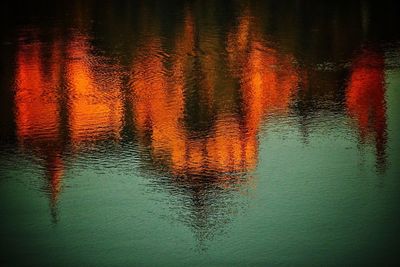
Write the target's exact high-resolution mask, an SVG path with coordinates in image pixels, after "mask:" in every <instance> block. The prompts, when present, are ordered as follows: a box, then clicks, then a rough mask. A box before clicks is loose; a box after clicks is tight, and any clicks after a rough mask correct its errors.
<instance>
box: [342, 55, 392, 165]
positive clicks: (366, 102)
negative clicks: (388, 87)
mask: <svg viewBox="0 0 400 267" xmlns="http://www.w3.org/2000/svg"><path fill="white" fill-rule="evenodd" d="M384 71H385V64H384V57H383V54H382V53H381V52H376V51H373V50H371V49H365V50H363V51H362V53H361V54H360V55H359V56H358V57H357V58H356V59H355V60H354V61H353V63H352V68H351V74H350V79H349V82H348V88H347V94H346V104H347V109H348V111H349V114H350V116H351V117H352V118H354V120H355V121H356V123H357V127H358V130H359V134H360V138H361V143H365V142H366V141H368V140H369V139H371V138H373V139H374V141H373V142H374V143H375V149H376V165H377V168H378V170H379V171H381V172H383V171H385V166H386V152H385V147H386V140H387V133H386V102H385V84H384V83H385V73H384Z"/></svg>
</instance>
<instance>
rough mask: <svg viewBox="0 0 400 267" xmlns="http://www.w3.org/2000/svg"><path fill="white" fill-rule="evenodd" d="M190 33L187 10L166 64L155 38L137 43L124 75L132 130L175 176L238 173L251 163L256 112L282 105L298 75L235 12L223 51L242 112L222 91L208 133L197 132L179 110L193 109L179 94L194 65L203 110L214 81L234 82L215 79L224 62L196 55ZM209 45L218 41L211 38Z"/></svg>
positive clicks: (277, 109) (260, 114)
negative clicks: (130, 103)
mask: <svg viewBox="0 0 400 267" xmlns="http://www.w3.org/2000/svg"><path fill="white" fill-rule="evenodd" d="M253 32H254V33H253ZM196 34H199V32H198V31H196V29H195V25H194V23H193V20H192V17H191V15H190V13H189V12H187V14H186V19H185V20H184V26H183V30H182V34H181V35H178V38H177V42H176V45H175V50H174V51H173V52H172V54H173V57H172V58H171V62H172V64H171V65H172V66H171V67H170V68H169V69H168V68H167V67H166V65H165V63H164V62H165V60H166V59H165V58H163V57H162V56H160V55H162V54H163V50H162V46H161V44H160V41H159V40H158V39H156V38H154V37H148V38H147V40H146V42H143V43H146V44H147V45H146V46H144V47H143V51H146V54H143V55H142V54H140V55H139V56H137V57H136V58H134V60H133V71H132V76H131V81H132V82H131V84H132V92H133V102H134V104H133V107H134V116H135V120H136V130H137V132H138V135H139V136H141V138H142V143H145V144H148V143H147V142H150V147H151V153H152V156H153V157H154V159H155V160H161V161H162V163H163V166H165V165H166V166H167V167H168V169H169V170H170V171H171V172H172V173H173V174H174V175H176V176H179V177H190V176H192V175H207V174H213V173H214V174H216V173H218V177H219V179H220V181H221V182H222V180H224V179H225V176H224V173H235V172H245V171H248V170H251V169H253V168H254V167H255V165H256V161H257V156H258V155H257V153H258V147H257V146H258V143H257V134H258V129H259V126H260V124H261V120H262V117H263V116H264V115H265V114H267V113H269V112H276V113H279V112H280V113H282V112H287V111H288V108H289V104H290V101H291V99H292V96H293V94H294V90H295V89H296V85H297V82H298V77H297V74H296V70H295V68H294V67H293V64H292V61H293V60H292V58H290V57H288V56H282V55H279V54H278V53H277V52H276V51H275V50H274V49H271V48H268V47H266V46H265V45H264V44H263V43H262V41H260V40H257V39H256V38H255V36H256V29H253V28H251V25H250V22H249V21H248V18H247V17H245V16H244V17H242V20H241V21H240V22H239V26H238V29H237V30H236V31H233V32H232V33H231V34H229V36H228V39H229V40H228V44H227V48H226V49H227V50H228V51H229V52H230V53H229V56H228V61H229V66H230V68H231V69H237V70H238V71H237V72H236V73H237V76H238V79H239V82H240V89H239V90H240V94H241V96H242V98H243V102H244V104H243V106H244V111H243V112H244V114H243V115H244V116H243V115H240V114H239V110H240V107H239V105H240V104H239V103H238V101H235V99H234V97H235V96H234V95H235V94H234V93H229V94H224V95H223V96H222V97H223V101H220V102H221V104H222V105H221V107H214V109H215V116H214V117H213V118H212V120H213V122H212V126H211V128H210V129H208V130H207V134H196V133H195V132H193V131H192V130H190V129H188V127H187V125H185V124H184V123H185V120H186V123H190V122H187V117H185V115H187V114H185V112H197V111H185V108H186V105H187V102H188V101H189V100H188V99H186V98H185V97H186V94H187V90H188V88H190V86H192V82H191V81H189V80H187V79H188V78H189V77H190V76H191V75H190V74H191V72H193V71H195V70H194V68H200V73H202V74H204V75H201V77H202V80H201V81H200V82H197V86H198V87H197V88H196V89H195V90H197V91H196V93H197V94H198V95H200V96H201V97H200V99H201V100H200V102H201V103H200V105H206V106H207V108H206V109H210V108H211V106H212V103H213V102H215V100H214V98H215V97H216V95H215V93H214V92H215V90H214V89H215V87H216V86H224V87H231V88H233V87H234V85H233V84H232V83H226V82H225V83H222V84H217V83H218V81H224V77H223V76H222V74H221V72H220V71H219V70H220V69H223V68H224V67H223V66H221V64H222V63H221V62H222V60H221V59H220V58H218V56H215V55H213V56H212V57H210V56H209V55H204V56H202V55H201V53H200V51H198V47H199V46H201V45H202V44H201V43H200V44H196V42H199V41H198V39H200V40H201V39H202V36H200V37H199V38H198V39H195V35H196ZM196 40H197V41H196ZM216 41H218V40H216ZM208 42H210V40H208ZM208 45H209V46H211V47H213V48H216V47H218V44H214V43H213V44H208ZM220 49H224V48H220ZM221 54H222V53H221ZM193 55H197V57H198V61H199V62H200V64H198V65H196V62H194V61H193V60H192V57H193ZM197 71H198V70H197ZM239 73H241V74H239ZM205 74H207V75H205ZM168 77H169V78H168ZM227 89H229V88H227ZM223 90H225V89H223ZM227 91H229V90H227ZM229 92H230V91H229ZM203 96H204V97H203ZM227 103H229V104H227ZM198 112H200V111H198ZM146 136H150V138H145V137H146ZM149 140H150V141H149Z"/></svg>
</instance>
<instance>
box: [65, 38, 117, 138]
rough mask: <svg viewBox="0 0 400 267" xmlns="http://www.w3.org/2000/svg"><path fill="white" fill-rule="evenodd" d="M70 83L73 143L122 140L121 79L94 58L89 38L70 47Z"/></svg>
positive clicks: (73, 40) (68, 51) (67, 78)
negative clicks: (108, 139) (107, 139)
mask: <svg viewBox="0 0 400 267" xmlns="http://www.w3.org/2000/svg"><path fill="white" fill-rule="evenodd" d="M67 55H68V57H69V58H71V59H72V60H69V61H68V62H67V65H66V80H67V83H68V87H69V91H68V95H69V107H68V112H69V118H70V121H69V128H70V137H71V140H72V141H73V142H74V143H75V144H76V145H77V144H78V143H79V142H82V141H91V140H92V141H95V140H101V139H106V138H113V139H119V133H120V128H121V124H122V103H121V92H120V88H121V78H120V77H119V75H118V73H115V72H114V73H113V72H111V70H110V69H112V68H111V66H108V65H102V64H101V63H100V62H98V61H97V59H96V58H95V57H94V56H92V55H91V54H90V45H89V43H88V41H87V39H86V37H85V36H82V35H76V36H74V38H72V40H71V43H70V45H69V46H68V50H67Z"/></svg>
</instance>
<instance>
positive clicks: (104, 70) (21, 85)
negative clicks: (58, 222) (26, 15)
mask: <svg viewBox="0 0 400 267" xmlns="http://www.w3.org/2000/svg"><path fill="white" fill-rule="evenodd" d="M33 35H35V33H33ZM64 47H65V46H64V45H63V44H62V42H61V41H54V42H52V43H50V44H48V43H41V42H34V43H32V44H29V45H23V44H22V45H20V47H19V48H18V51H17V59H16V74H15V79H16V80H15V84H16V86H15V88H16V94H15V109H16V112H15V117H16V118H15V121H16V134H17V137H18V142H19V144H20V146H21V148H22V149H26V150H31V151H33V152H34V154H36V155H37V156H38V157H39V158H40V159H41V160H44V161H45V164H44V166H45V173H46V177H47V179H48V180H49V181H48V190H49V193H50V197H51V207H52V214H53V215H54V216H56V214H55V209H56V202H57V199H58V195H59V193H60V191H61V186H62V176H63V173H64V169H65V165H64V162H63V156H62V155H63V153H64V151H65V149H66V147H65V144H67V143H68V144H71V145H72V148H73V149H74V150H75V151H76V150H77V149H78V148H79V146H80V144H81V143H82V142H87V141H99V140H105V139H109V138H111V139H113V140H116V139H117V140H118V139H119V137H120V129H121V125H122V117H123V116H122V103H121V101H122V97H121V95H120V88H121V75H120V74H119V72H118V70H117V69H115V68H114V67H113V66H111V65H110V64H103V63H102V62H101V60H100V59H99V58H97V57H95V56H93V55H91V53H90V45H89V43H88V41H87V40H86V39H85V38H84V37H83V36H82V35H76V36H74V38H71V42H70V43H69V45H67V46H66V47H67V49H66V51H64V50H63V48H64ZM63 54H66V55H67V60H66V58H65V56H63Z"/></svg>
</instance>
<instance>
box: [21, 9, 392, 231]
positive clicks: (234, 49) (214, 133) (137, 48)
mask: <svg viewBox="0 0 400 267" xmlns="http://www.w3.org/2000/svg"><path fill="white" fill-rule="evenodd" d="M141 8H143V10H141V11H140V14H141V16H140V17H139V18H138V20H139V23H138V24H139V25H140V27H137V28H139V30H138V29H136V30H137V32H135V41H134V42H133V41H132V43H134V44H133V45H126V46H124V51H122V52H123V53H120V54H122V55H123V57H124V58H123V59H122V60H120V61H118V60H119V59H115V58H113V57H112V56H110V55H109V54H107V53H106V52H107V51H106V52H104V53H101V51H99V50H97V47H95V44H94V42H93V41H92V40H91V35H90V34H89V33H88V32H89V31H88V30H87V29H85V25H86V24H88V23H89V22H90V19H89V15H88V14H89V13H90V12H89V11H87V12H85V14H81V15H77V17H79V18H80V17H82V18H80V19H78V22H77V25H78V26H77V28H74V30H71V32H68V34H67V35H66V36H64V37H61V36H62V35H61V34H58V35H57V34H56V36H55V37H53V39H52V40H51V41H48V40H47V41H46V42H41V41H40V37H39V35H40V34H39V32H37V31H32V32H31V33H29V34H28V35H29V39H30V40H33V41H30V42H27V43H24V42H21V43H20V45H19V47H18V49H17V54H16V70H15V91H16V94H15V121H16V135H17V138H18V143H19V145H20V147H21V149H22V150H24V151H26V153H27V154H34V155H35V156H36V157H38V158H40V159H41V160H42V161H44V164H43V168H44V173H45V176H46V181H47V185H46V188H47V189H46V190H47V191H48V192H49V197H50V200H51V207H52V214H53V217H54V218H55V220H56V217H57V214H56V207H57V200H58V198H59V195H60V192H61V188H62V178H63V174H64V173H65V172H66V170H67V168H68V163H67V162H68V160H69V158H70V157H73V156H74V155H78V154H79V153H81V149H82V148H84V147H85V146H88V145H89V144H90V146H92V145H93V146H97V145H98V146H102V144H101V142H104V141H110V142H112V143H114V144H115V143H121V142H125V141H127V142H132V141H133V142H135V145H138V146H139V147H140V149H138V150H137V151H136V152H135V153H139V154H141V155H140V156H142V155H143V154H145V155H144V156H145V157H146V158H150V161H151V162H150V164H149V165H144V168H145V171H148V172H153V171H155V172H156V173H157V175H158V176H163V177H164V176H166V177H168V181H167V183H168V185H166V186H165V190H167V188H171V187H172V188H173V189H174V190H176V189H179V190H181V189H182V191H185V194H186V195H185V197H186V198H185V200H184V201H186V200H187V199H189V200H190V201H187V202H185V205H187V206H188V207H187V208H189V209H191V211H192V214H191V215H190V216H189V217H190V218H189V219H188V220H190V221H189V223H190V224H191V225H192V226H194V228H195V229H203V230H204V229H206V228H208V227H209V226H210V224H218V223H216V222H210V220H211V218H217V219H221V218H222V217H223V216H219V215H221V214H222V213H223V212H224V211H223V208H224V205H223V204H221V205H220V206H221V208H220V209H217V208H215V207H216V205H215V203H216V202H218V196H219V195H221V196H223V197H226V192H230V191H234V190H235V188H238V187H239V186H240V185H241V184H243V183H248V182H249V181H248V177H250V176H251V173H252V172H253V171H254V170H255V168H256V166H257V160H258V150H259V144H258V136H259V133H260V129H261V126H262V125H263V123H268V118H271V117H274V116H285V115H287V114H288V113H289V112H291V105H292V104H293V102H294V97H295V96H297V95H298V92H297V90H298V87H299V84H300V83H306V82H307V81H304V79H303V80H301V79H302V78H301V76H302V75H303V74H304V73H306V72H307V71H308V70H304V69H306V68H307V65H306V66H303V68H304V69H300V67H299V65H298V64H296V62H297V61H296V59H295V58H294V56H292V55H291V53H289V52H287V51H285V52H283V51H282V50H281V49H278V45H277V44H275V45H273V44H272V42H267V41H268V38H267V37H266V36H267V35H266V34H265V32H263V28H264V26H265V25H263V23H262V22H261V21H260V18H256V17H255V16H254V14H253V13H252V10H250V9H249V8H248V7H245V8H243V10H240V14H239V16H237V17H235V20H234V22H232V23H231V24H229V27H228V28H227V29H226V31H224V32H223V33H222V32H221V31H219V30H218V28H216V27H208V28H207V27H205V26H204V24H205V23H204V21H207V22H210V21H211V22H215V20H216V18H215V14H214V13H213V12H210V13H207V15H204V17H202V15H201V16H200V15H198V14H197V15H196V14H193V12H192V10H191V8H190V6H186V7H185V8H184V12H183V19H182V21H180V22H179V23H177V25H175V26H174V27H175V28H174V31H171V32H173V33H169V34H170V35H171V36H170V37H169V38H165V36H164V35H163V32H162V27H161V25H162V23H161V22H160V21H159V20H158V19H156V18H155V19H154V17H156V16H152V14H151V12H150V11H148V10H146V9H145V8H144V7H143V6H141ZM210 9H212V8H211V7H210ZM85 10H86V9H85ZM86 13H87V14H86ZM207 16H208V17H207ZM213 16H214V17H213ZM202 20H204V21H202ZM202 23H203V24H202ZM200 25H201V26H200ZM127 48H129V49H128V50H127V51H125V49H127ZM113 49H114V48H113ZM120 52H121V51H120ZM121 62H123V63H121ZM127 70H128V71H127ZM309 72H312V71H309ZM299 73H302V75H300V74H299ZM316 76H318V75H316ZM332 77H333V78H332V79H336V80H337V77H336V76H332ZM309 80H311V79H309ZM315 83H319V84H321V80H316V82H315ZM327 83H328V84H329V85H332V83H331V82H330V81H328V82H327ZM323 87H325V88H322V89H320V88H317V89H316V90H315V91H311V90H310V91H309V94H310V95H311V98H313V101H314V102H315V103H317V104H319V105H320V104H321V101H320V102H318V99H317V97H316V95H319V94H320V95H325V94H327V93H326V92H325V91H324V90H329V89H326V88H330V87H329V86H323ZM332 88H334V89H337V87H335V86H332ZM328 93H329V92H328ZM384 94H385V88H384V62H383V55H382V54H381V53H379V52H374V51H371V50H364V52H363V53H362V54H361V55H359V56H358V58H356V59H355V60H354V62H353V64H352V67H351V74H350V78H349V83H348V88H347V93H346V96H345V97H346V105H347V110H348V112H349V114H350V116H351V117H352V118H354V120H355V121H356V123H357V127H358V129H359V132H360V139H361V141H362V142H365V141H366V140H368V138H370V136H373V137H374V138H375V144H376V151H377V152H376V153H377V165H378V167H379V168H380V169H384V167H385V164H386V163H385V158H386V156H385V146H386V117H385V116H386V115H385V112H386V111H385V100H384ZM341 97H342V99H341V101H342V100H343V96H341ZM297 100H298V99H297ZM314 111H315V110H314ZM305 112H309V113H311V112H313V110H312V109H309V110H306V111H305ZM126 133H128V134H126ZM127 139H128V140H127ZM163 183H165V180H162V181H161V179H160V184H163ZM221 198H222V197H221ZM188 203H189V204H188ZM212 212H214V213H218V214H217V215H215V216H214V215H212V214H211V213H212ZM217 219H216V220H217Z"/></svg>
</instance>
